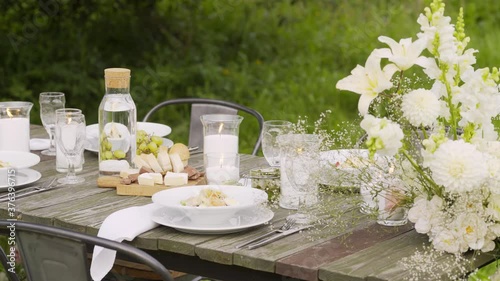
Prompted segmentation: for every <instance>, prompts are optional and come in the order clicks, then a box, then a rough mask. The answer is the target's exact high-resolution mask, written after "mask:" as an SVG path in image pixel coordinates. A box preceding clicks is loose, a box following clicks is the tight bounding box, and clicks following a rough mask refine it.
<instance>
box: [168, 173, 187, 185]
mask: <svg viewBox="0 0 500 281" xmlns="http://www.w3.org/2000/svg"><path fill="white" fill-rule="evenodd" d="M187 183H188V174H187V173H173V172H167V174H165V178H164V184H165V185H186V184H187Z"/></svg>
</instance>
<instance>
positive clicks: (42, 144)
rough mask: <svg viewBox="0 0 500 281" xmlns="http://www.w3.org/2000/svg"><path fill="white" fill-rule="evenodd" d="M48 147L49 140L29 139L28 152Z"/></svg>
mask: <svg viewBox="0 0 500 281" xmlns="http://www.w3.org/2000/svg"><path fill="white" fill-rule="evenodd" d="M49 147H50V140H49V139H30V150H44V149H48V148H49Z"/></svg>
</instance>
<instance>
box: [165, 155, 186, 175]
mask: <svg viewBox="0 0 500 281" xmlns="http://www.w3.org/2000/svg"><path fill="white" fill-rule="evenodd" d="M169 155H170V162H171V163H172V170H173V171H174V173H180V172H182V171H183V170H184V164H183V163H182V160H181V157H180V156H179V154H177V153H172V154H169Z"/></svg>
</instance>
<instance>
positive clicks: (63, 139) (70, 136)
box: [56, 111, 86, 184]
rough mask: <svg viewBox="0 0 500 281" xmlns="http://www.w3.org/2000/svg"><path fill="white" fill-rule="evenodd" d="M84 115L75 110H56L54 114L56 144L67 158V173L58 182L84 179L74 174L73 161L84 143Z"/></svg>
mask: <svg viewBox="0 0 500 281" xmlns="http://www.w3.org/2000/svg"><path fill="white" fill-rule="evenodd" d="M85 126H86V125H85V115H83V114H82V113H77V112H64V111H61V112H58V113H57V115H56V140H57V146H58V147H59V148H60V149H61V151H62V152H63V153H64V155H65V156H66V158H67V159H68V173H67V175H66V177H65V178H60V179H59V180H58V182H59V183H62V184H77V183H81V182H84V181H85V179H84V178H82V177H78V176H76V174H75V161H76V159H77V157H78V156H80V155H81V154H82V151H83V147H84V144H85Z"/></svg>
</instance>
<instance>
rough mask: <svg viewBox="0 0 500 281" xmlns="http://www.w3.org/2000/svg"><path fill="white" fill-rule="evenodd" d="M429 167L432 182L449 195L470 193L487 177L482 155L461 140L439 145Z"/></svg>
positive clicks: (472, 146)
mask: <svg viewBox="0 0 500 281" xmlns="http://www.w3.org/2000/svg"><path fill="white" fill-rule="evenodd" d="M429 167H430V169H431V171H432V178H433V179H434V181H435V182H436V183H437V184H439V185H443V186H444V188H445V190H446V191H447V192H451V193H460V192H464V191H472V190H474V189H476V188H478V187H479V186H481V185H482V184H483V183H484V181H485V179H486V177H487V165H486V159H485V157H484V155H483V153H481V152H480V151H478V150H477V149H476V147H475V146H474V145H472V144H469V143H465V142H464V141H463V140H458V141H448V142H445V143H443V144H441V145H440V146H439V148H438V149H437V150H436V152H435V153H434V159H433V161H431V163H429Z"/></svg>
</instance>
